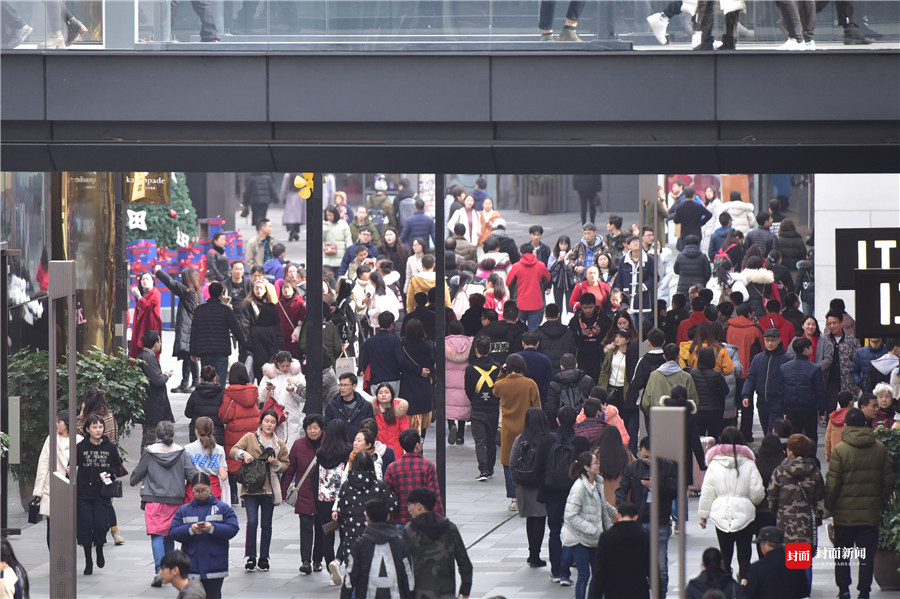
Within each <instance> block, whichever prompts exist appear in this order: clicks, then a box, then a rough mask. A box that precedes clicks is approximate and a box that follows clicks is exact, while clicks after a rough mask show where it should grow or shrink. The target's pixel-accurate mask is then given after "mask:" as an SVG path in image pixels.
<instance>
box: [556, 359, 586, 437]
mask: <svg viewBox="0 0 900 599" xmlns="http://www.w3.org/2000/svg"><path fill="white" fill-rule="evenodd" d="M576 366H577V364H576V361H575V356H574V355H572V354H563V355H562V356H561V357H560V359H559V371H558V372H557V373H556V374H554V375H553V380H552V381H550V386H549V387H548V388H547V401H546V403H544V413H545V414H546V415H547V421H548V422H549V424H550V430H554V429H556V412H557V411H558V410H559V409H560V408H561V407H563V406H568V407H570V408H572V409H573V410H575V413H576V414H577V413H579V412H581V408H582V406H583V405H584V400H585V399H587V397H588V396H589V395H590V394H591V389H593V387H594V381H593V379H591V377H590V376H588V375H587V374H585V372H584V371H583V370H581V369H580V368H576Z"/></svg>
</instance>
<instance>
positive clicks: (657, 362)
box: [622, 329, 666, 453]
mask: <svg viewBox="0 0 900 599" xmlns="http://www.w3.org/2000/svg"><path fill="white" fill-rule="evenodd" d="M665 344H666V335H665V333H663V332H662V331H661V330H659V329H650V331H649V332H648V333H647V345H649V346H650V350H649V351H648V352H647V353H646V354H644V356H643V357H642V358H641V359H640V360H638V363H637V366H635V367H634V376H632V377H631V384H630V385H629V386H628V393H626V394H625V409H624V410H623V412H625V413H624V414H622V420H624V421H625V428H626V429H627V430H628V435H629V436H630V437H631V439H630V440H629V442H628V449H629V451H631V453H637V442H638V431H639V429H640V425H641V420H640V418H641V411H640V410H639V409H638V405H637V404H638V401H639V400H640V398H641V396H642V395H643V394H644V387H646V386H647V381H648V380H649V379H650V373H652V372H654V371H655V370H656V369H658V368H659V367H660V366H662V365H663V364H665V363H666V358H665V356H663V351H662V348H663V345H665ZM626 416H627V417H626Z"/></svg>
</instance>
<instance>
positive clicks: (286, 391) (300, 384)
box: [258, 360, 306, 447]
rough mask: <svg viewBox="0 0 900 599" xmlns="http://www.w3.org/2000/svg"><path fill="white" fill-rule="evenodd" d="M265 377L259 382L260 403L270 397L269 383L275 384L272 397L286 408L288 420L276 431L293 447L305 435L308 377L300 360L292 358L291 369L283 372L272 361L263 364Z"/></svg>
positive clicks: (280, 437)
mask: <svg viewBox="0 0 900 599" xmlns="http://www.w3.org/2000/svg"><path fill="white" fill-rule="evenodd" d="M262 373H263V378H262V380H261V381H260V383H259V396H258V399H259V403H261V404H264V403H265V401H266V399H268V397H269V391H268V389H267V387H266V385H267V384H268V383H272V385H274V389H272V398H273V399H274V400H275V402H276V403H277V404H278V405H280V406H281V407H283V408H284V414H285V416H287V420H286V421H285V422H283V423H281V424H279V425H278V429H277V431H276V433H277V435H278V438H279V439H281V440H282V441H284V444H285V445H287V446H288V447H292V446H293V444H294V441H295V440H297V439H299V438H300V437H302V436H303V406H304V405H305V404H306V400H305V397H306V377H305V376H303V373H302V372H300V362H298V361H297V360H291V366H290V369H289V370H288V371H287V372H281V371H280V370H278V367H277V366H275V364H272V363H271V362H269V363H267V364H263V367H262Z"/></svg>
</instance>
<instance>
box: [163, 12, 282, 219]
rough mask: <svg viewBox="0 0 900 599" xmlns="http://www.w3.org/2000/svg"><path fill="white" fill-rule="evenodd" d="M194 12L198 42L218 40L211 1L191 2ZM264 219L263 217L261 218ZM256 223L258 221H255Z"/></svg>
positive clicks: (173, 13)
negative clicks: (196, 18)
mask: <svg viewBox="0 0 900 599" xmlns="http://www.w3.org/2000/svg"><path fill="white" fill-rule="evenodd" d="M178 2H179V0H172V13H171V14H172V24H173V25H174V24H175V14H176V13H177V12H178ZM191 6H192V7H193V8H194V12H195V13H197V16H198V17H200V41H201V42H214V41H216V40H217V39H219V36H218V35H217V34H216V16H215V12H214V11H213V3H212V0H191ZM261 218H265V217H261ZM255 222H258V221H255Z"/></svg>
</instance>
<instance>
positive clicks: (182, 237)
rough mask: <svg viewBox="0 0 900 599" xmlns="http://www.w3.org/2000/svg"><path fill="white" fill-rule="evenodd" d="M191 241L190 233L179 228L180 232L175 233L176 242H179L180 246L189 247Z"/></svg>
mask: <svg viewBox="0 0 900 599" xmlns="http://www.w3.org/2000/svg"><path fill="white" fill-rule="evenodd" d="M190 242H191V238H190V237H189V236H188V234H187V233H185V232H184V231H182V230H181V229H178V232H177V233H176V234H175V243H177V244H178V247H180V248H184V247H187V246H188V244H189V243H190Z"/></svg>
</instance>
